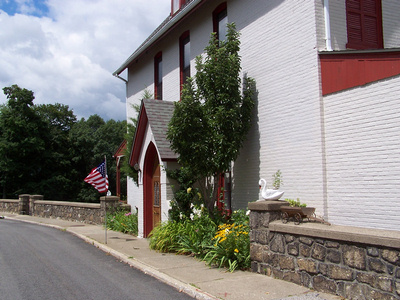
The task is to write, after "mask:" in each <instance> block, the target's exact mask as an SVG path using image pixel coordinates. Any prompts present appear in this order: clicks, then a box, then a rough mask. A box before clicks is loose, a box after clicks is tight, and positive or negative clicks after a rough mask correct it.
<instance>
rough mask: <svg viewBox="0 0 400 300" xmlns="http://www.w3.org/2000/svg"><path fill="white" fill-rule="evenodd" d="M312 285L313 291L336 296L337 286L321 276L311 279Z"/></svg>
mask: <svg viewBox="0 0 400 300" xmlns="http://www.w3.org/2000/svg"><path fill="white" fill-rule="evenodd" d="M312 285H313V287H314V289H315V290H317V291H319V292H324V293H331V294H336V290H337V285H336V283H335V281H333V280H330V279H328V278H326V277H324V276H322V275H318V276H315V277H314V278H313V279H312Z"/></svg>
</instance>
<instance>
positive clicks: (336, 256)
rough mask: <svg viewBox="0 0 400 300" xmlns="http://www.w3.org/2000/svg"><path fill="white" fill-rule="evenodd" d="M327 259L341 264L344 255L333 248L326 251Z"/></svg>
mask: <svg viewBox="0 0 400 300" xmlns="http://www.w3.org/2000/svg"><path fill="white" fill-rule="evenodd" d="M326 259H327V261H329V262H332V263H335V264H339V263H340V261H341V259H342V256H341V254H340V252H339V251H337V250H333V249H328V251H327V253H326Z"/></svg>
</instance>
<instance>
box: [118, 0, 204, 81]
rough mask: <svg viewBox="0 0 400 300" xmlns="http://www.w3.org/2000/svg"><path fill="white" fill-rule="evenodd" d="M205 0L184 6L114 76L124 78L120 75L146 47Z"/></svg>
mask: <svg viewBox="0 0 400 300" xmlns="http://www.w3.org/2000/svg"><path fill="white" fill-rule="evenodd" d="M201 1H203V0H193V1H191V2H189V3H188V4H187V5H186V6H185V7H184V8H182V9H181V10H180V11H178V12H177V13H176V15H175V16H173V17H172V19H171V20H170V21H169V22H168V23H167V24H165V26H164V27H163V28H161V29H160V30H159V31H158V32H157V33H156V34H155V35H154V36H152V37H151V38H150V39H149V40H148V41H147V42H145V43H143V44H142V45H141V46H139V48H138V49H137V50H136V51H135V52H134V53H133V54H132V55H131V56H129V58H128V59H127V60H126V61H125V62H124V63H123V64H122V65H121V66H120V67H119V68H118V69H117V70H116V71H115V72H114V73H113V75H114V76H116V77H118V78H120V79H122V80H124V81H125V82H127V81H126V80H125V79H124V78H122V77H120V76H119V74H121V73H122V72H123V71H124V70H125V69H126V68H127V67H128V66H129V64H130V63H131V62H133V61H134V60H135V59H136V58H137V57H138V56H139V55H140V54H141V53H142V52H143V51H144V50H145V49H146V48H148V47H149V46H150V45H151V44H153V43H154V42H155V41H157V40H158V39H159V38H160V37H161V36H162V35H163V34H164V33H166V32H167V31H168V30H169V29H170V28H171V27H172V26H174V25H175V24H176V23H177V22H178V21H180V20H181V19H182V18H183V17H184V16H185V15H186V14H187V13H188V12H189V11H191V10H192V9H193V8H194V7H196V5H198V4H199V3H200V2H201Z"/></svg>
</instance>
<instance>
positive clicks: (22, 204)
mask: <svg viewBox="0 0 400 300" xmlns="http://www.w3.org/2000/svg"><path fill="white" fill-rule="evenodd" d="M18 198H19V204H18V211H19V214H20V215H27V214H29V195H28V194H22V195H19V197H18Z"/></svg>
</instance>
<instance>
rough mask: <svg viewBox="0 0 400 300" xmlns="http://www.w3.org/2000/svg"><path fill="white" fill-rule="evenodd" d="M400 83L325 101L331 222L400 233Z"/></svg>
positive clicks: (380, 84) (385, 83)
mask: <svg viewBox="0 0 400 300" xmlns="http://www.w3.org/2000/svg"><path fill="white" fill-rule="evenodd" d="M399 95H400V77H399V76H397V77H395V78H391V79H386V80H382V81H380V82H375V83H372V84H369V85H366V86H364V87H358V88H353V89H350V90H347V91H344V92H339V93H336V94H332V95H329V96H326V97H324V103H325V112H326V149H327V170H328V171H327V178H328V199H329V215H330V220H331V221H332V222H334V223H335V224H343V225H354V226H361V227H374V228H383V229H396V228H397V229H398V228H399V227H400V218H399V215H400V205H399V199H400V190H399V184H400V150H399V149H400V102H399Z"/></svg>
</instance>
